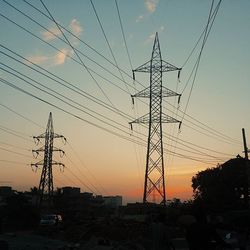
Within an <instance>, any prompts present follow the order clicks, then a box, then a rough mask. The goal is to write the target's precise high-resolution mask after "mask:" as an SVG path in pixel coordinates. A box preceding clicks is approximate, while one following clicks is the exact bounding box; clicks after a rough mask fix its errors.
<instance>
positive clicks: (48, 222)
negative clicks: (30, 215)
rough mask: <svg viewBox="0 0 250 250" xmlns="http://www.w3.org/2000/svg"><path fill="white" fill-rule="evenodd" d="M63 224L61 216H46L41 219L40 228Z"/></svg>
mask: <svg viewBox="0 0 250 250" xmlns="http://www.w3.org/2000/svg"><path fill="white" fill-rule="evenodd" d="M61 222H62V216H61V215H60V214H45V215H42V217H41V220H40V226H56V225H58V224H60V223H61Z"/></svg>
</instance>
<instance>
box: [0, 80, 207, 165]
mask: <svg viewBox="0 0 250 250" xmlns="http://www.w3.org/2000/svg"><path fill="white" fill-rule="evenodd" d="M0 82H2V83H4V84H6V85H8V86H9V87H11V88H13V89H16V90H18V91H20V92H22V93H24V94H26V95H29V96H31V97H33V98H35V99H37V100H39V101H41V102H44V103H46V104H48V105H50V106H52V107H54V108H56V109H59V110H60V111H63V112H64V113H66V114H68V115H70V116H72V117H75V118H77V119H79V120H81V121H84V122H86V123H88V124H90V125H93V126H95V127H97V128H100V129H102V130H103V131H106V132H108V133H111V134H113V135H115V136H118V137H120V138H122V139H124V140H127V141H130V142H135V143H137V144H139V145H142V146H145V141H144V142H137V141H134V140H133V139H131V138H130V137H126V136H124V135H121V134H118V133H117V132H114V131H111V130H109V129H107V128H104V127H102V126H100V125H98V124H95V123H93V122H90V121H88V120H86V119H83V118H82V117H80V116H78V115H75V114H73V113H71V112H69V111H67V110H65V109H63V108H61V107H58V106H57V105H55V104H53V103H51V102H48V101H46V100H44V99H42V98H40V97H38V96H35V95H34V94H32V93H30V92H28V91H26V90H24V89H22V88H20V87H18V86H16V85H15V84H12V83H10V82H9V81H6V80H5V79H3V78H0ZM168 153H170V154H173V152H172V151H168ZM174 154H175V155H176V156H177V157H180V158H185V159H189V160H193V161H198V162H202V163H205V164H210V163H209V162H206V161H202V160H200V159H198V158H193V157H189V156H185V155H183V154H177V153H174Z"/></svg>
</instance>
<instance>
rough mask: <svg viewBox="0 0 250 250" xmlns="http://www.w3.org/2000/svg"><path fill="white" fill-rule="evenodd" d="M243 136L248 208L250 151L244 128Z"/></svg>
mask: <svg viewBox="0 0 250 250" xmlns="http://www.w3.org/2000/svg"><path fill="white" fill-rule="evenodd" d="M242 137H243V146H244V151H243V152H244V153H245V164H246V177H247V183H246V187H245V188H244V189H245V190H244V200H245V206H246V208H248V207H249V186H250V169H249V161H248V153H249V152H250V151H249V149H248V148H247V141H246V134H245V129H244V128H243V129H242Z"/></svg>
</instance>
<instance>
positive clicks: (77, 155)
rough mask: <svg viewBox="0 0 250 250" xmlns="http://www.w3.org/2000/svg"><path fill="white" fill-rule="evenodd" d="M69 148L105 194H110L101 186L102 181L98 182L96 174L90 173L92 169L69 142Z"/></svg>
mask: <svg viewBox="0 0 250 250" xmlns="http://www.w3.org/2000/svg"><path fill="white" fill-rule="evenodd" d="M68 145H69V147H70V148H71V150H72V151H73V153H74V154H75V155H76V157H77V158H78V160H79V161H80V163H81V165H82V166H83V167H84V168H85V169H87V171H88V172H89V174H90V175H91V176H92V178H93V179H94V180H95V181H96V182H97V183H99V186H100V187H101V189H102V190H103V191H104V193H105V194H108V192H107V191H106V190H105V188H104V187H103V186H102V185H101V184H100V181H98V180H97V179H96V177H95V176H94V174H93V173H92V172H91V171H90V169H89V168H88V167H87V166H86V164H84V162H83V161H82V159H81V157H80V156H79V154H78V153H77V152H76V150H75V149H74V148H73V146H72V145H71V143H69V142H68Z"/></svg>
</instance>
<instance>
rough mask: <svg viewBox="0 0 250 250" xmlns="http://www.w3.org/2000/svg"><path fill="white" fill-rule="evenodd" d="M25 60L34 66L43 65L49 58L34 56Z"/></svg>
mask: <svg viewBox="0 0 250 250" xmlns="http://www.w3.org/2000/svg"><path fill="white" fill-rule="evenodd" d="M26 59H27V60H29V61H31V62H33V63H35V64H44V63H46V62H48V60H49V57H48V56H44V55H35V56H28V57H27V58H26Z"/></svg>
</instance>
